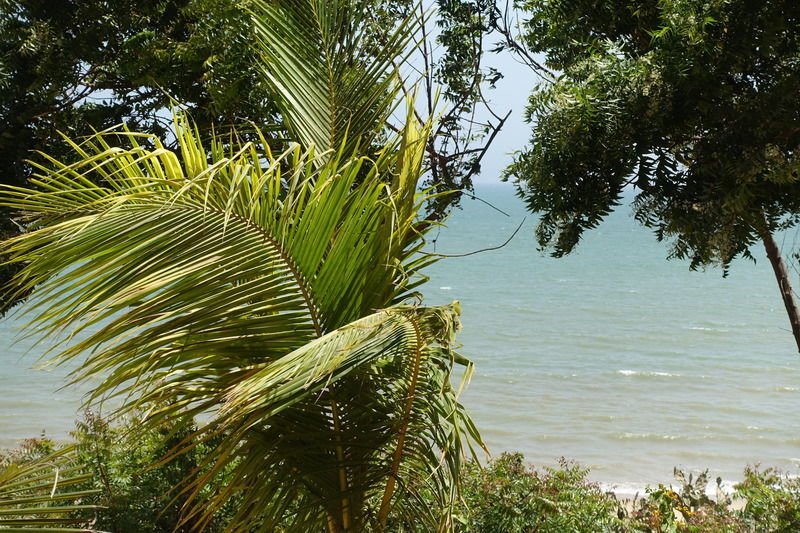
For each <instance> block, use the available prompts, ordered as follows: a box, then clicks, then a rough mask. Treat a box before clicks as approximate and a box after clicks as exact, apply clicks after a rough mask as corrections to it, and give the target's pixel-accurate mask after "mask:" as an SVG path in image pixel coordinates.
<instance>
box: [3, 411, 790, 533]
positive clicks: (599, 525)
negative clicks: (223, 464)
mask: <svg viewBox="0 0 800 533" xmlns="http://www.w3.org/2000/svg"><path fill="white" fill-rule="evenodd" d="M137 426H138V422H137V417H135V416H134V417H132V418H130V419H129V420H127V421H126V422H125V423H123V424H121V425H117V426H110V425H109V424H108V423H107V422H106V421H105V420H103V419H102V418H100V417H98V416H97V415H94V414H92V413H87V415H86V418H85V420H84V421H82V422H80V423H79V424H78V427H77V429H76V431H75V432H74V433H73V435H74V437H75V439H76V441H77V445H78V451H79V454H78V460H79V462H80V463H81V464H82V466H83V468H82V471H89V472H92V473H93V474H94V480H93V482H92V483H91V485H89V486H85V487H81V489H82V490H87V489H93V488H94V489H100V490H101V493H100V494H98V495H96V496H93V497H92V500H91V501H86V502H82V503H86V504H90V505H99V506H102V507H103V508H102V509H99V510H92V511H86V513H87V514H86V516H80V517H78V518H80V519H84V520H89V519H91V520H94V524H95V526H94V527H95V528H97V529H98V530H101V531H108V532H110V533H129V532H152V533H170V532H173V531H176V532H185V533H188V532H195V531H199V527H198V523H197V522H196V521H193V520H188V521H185V522H182V521H181V514H180V512H181V507H182V505H183V504H184V503H185V501H186V494H182V493H181V489H182V488H185V487H186V484H185V483H186V479H185V478H186V477H187V473H193V474H192V475H193V476H197V475H202V473H203V471H204V469H203V467H202V465H203V458H204V457H205V454H206V451H207V449H208V447H209V446H212V445H213V444H214V443H197V445H196V446H195V447H193V448H192V449H191V451H190V452H188V453H186V454H184V455H182V456H179V457H178V458H177V459H175V460H174V461H171V462H169V463H166V464H161V459H162V458H163V457H164V456H165V455H166V454H167V453H168V452H169V451H170V449H171V448H172V447H173V446H174V445H176V444H177V443H178V442H180V441H181V440H184V439H191V438H192V434H193V431H194V428H195V426H194V424H193V423H192V422H191V421H190V420H186V421H182V422H173V423H171V424H168V425H165V426H163V427H162V428H161V429H160V430H158V431H151V432H147V433H142V432H139V431H136V429H137ZM55 448H56V445H55V444H54V443H53V442H52V441H51V440H49V439H46V438H38V439H30V440H27V441H24V442H23V443H22V445H21V446H20V447H19V448H18V449H16V450H13V451H9V452H3V453H0V466H2V465H8V464H10V463H15V462H26V461H30V460H36V459H38V458H41V457H45V456H47V455H48V454H49V453H51V452H52V451H53V450H54V449H55ZM587 474H588V469H586V468H583V467H581V466H579V465H577V464H576V463H573V462H570V461H566V460H564V459H562V460H561V461H560V463H559V465H558V466H557V467H545V468H543V469H538V470H537V469H534V468H531V467H530V466H528V465H527V464H526V463H525V461H524V458H523V456H522V454H519V453H504V454H502V455H501V456H500V457H498V458H497V459H495V460H492V461H489V462H488V464H486V465H485V466H481V465H479V464H477V463H474V462H471V463H467V464H466V465H465V466H464V470H463V472H462V487H461V498H460V505H459V506H458V507H457V508H456V509H455V510H454V516H453V518H454V523H455V529H456V531H457V532H458V533H533V532H535V533H606V532H609V533H611V532H620V533H797V532H800V479H798V478H792V477H790V476H788V475H786V474H785V473H782V472H780V471H779V470H776V469H773V468H767V469H764V470H759V469H758V468H751V467H748V468H747V469H746V470H745V479H744V481H742V482H741V483H740V484H738V485H737V486H736V492H735V493H734V494H733V495H732V497H731V496H728V495H726V494H724V493H723V492H722V491H721V489H720V486H719V485H720V480H719V479H718V480H717V489H718V490H717V496H716V498H713V499H712V498H709V497H708V496H706V487H707V484H708V477H707V474H705V473H704V474H701V475H700V476H698V477H696V478H695V477H693V476H691V475H690V476H688V478H687V477H686V476H684V474H683V473H682V472H680V471H678V470H676V471H675V474H676V479H677V481H678V483H677V486H676V487H674V488H673V487H672V486H670V487H667V486H665V485H659V486H658V487H656V488H649V489H647V493H646V496H645V497H644V498H641V499H638V500H636V501H634V502H628V503H627V504H626V503H625V502H620V501H618V500H617V499H616V498H615V497H614V495H613V494H610V493H606V492H603V490H601V488H600V487H599V486H598V485H597V484H595V483H592V482H590V481H588V480H587ZM222 475H223V476H224V475H225V474H224V473H223V474H222ZM190 479H191V476H190ZM173 487H178V488H177V489H174V488H173ZM208 496H209V495H207V494H201V495H200V498H203V497H208ZM732 499H743V500H745V501H746V503H745V505H744V506H743V507H742V508H741V509H740V510H733V509H732V507H731V503H732ZM426 504H427V505H429V506H430V507H431V508H432V509H441V506H440V504H438V503H437V502H436V501H434V500H433V499H432V498H430V497H429V501H427V502H426ZM626 507H627V509H626ZM235 511H236V502H231V503H229V504H228V506H226V507H224V508H223V509H221V510H220V511H219V512H218V513H216V514H215V515H214V517H213V519H212V521H211V522H210V523H209V524H208V526H207V528H206V529H205V531H207V532H209V533H216V532H220V531H223V530H224V529H225V526H226V525H227V524H228V523H229V521H230V520H231V518H232V516H233V515H234V513H235ZM89 513H91V514H89ZM404 520H408V518H405V519H404V518H401V517H394V519H393V520H391V521H390V527H389V528H388V530H387V533H389V532H391V533H402V532H403V531H405V530H407V529H408V527H407V526H408V524H405V523H404ZM287 531H291V529H289V530H287ZM302 533H306V532H302ZM312 533H318V532H312Z"/></svg>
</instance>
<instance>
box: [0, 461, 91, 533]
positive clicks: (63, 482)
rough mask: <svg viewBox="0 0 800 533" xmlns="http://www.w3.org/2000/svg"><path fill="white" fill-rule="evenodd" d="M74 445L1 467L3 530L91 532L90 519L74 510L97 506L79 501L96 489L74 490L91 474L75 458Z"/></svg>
mask: <svg viewBox="0 0 800 533" xmlns="http://www.w3.org/2000/svg"><path fill="white" fill-rule="evenodd" d="M73 453H74V447H66V448H62V449H61V450H58V451H55V452H53V453H51V454H49V455H47V456H44V457H39V458H36V459H33V460H28V461H23V462H11V463H10V464H8V465H6V466H5V467H0V531H4V532H8V533H12V532H17V533H22V532H28V533H49V532H54V533H55V532H58V533H66V532H73V533H90V532H92V531H94V530H93V529H91V528H88V527H84V526H85V524H86V522H87V520H85V519H79V518H74V513H77V512H81V511H83V512H85V511H87V510H92V509H96V507H95V506H93V505H82V504H80V501H81V499H83V498H86V497H88V496H91V495H94V494H96V493H97V492H98V491H96V490H81V489H77V490H76V489H75V488H74V487H75V486H76V485H82V484H84V483H86V482H87V481H88V480H89V479H90V478H91V475H90V474H84V473H82V468H81V467H80V466H76V465H75V463H74V458H73Z"/></svg>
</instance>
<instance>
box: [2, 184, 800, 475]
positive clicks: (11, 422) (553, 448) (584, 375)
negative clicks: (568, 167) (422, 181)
mask: <svg viewBox="0 0 800 533" xmlns="http://www.w3.org/2000/svg"><path fill="white" fill-rule="evenodd" d="M479 195H480V196H481V197H482V198H484V199H486V200H487V201H489V202H491V203H493V204H495V205H497V206H498V207H500V208H501V209H503V210H504V211H506V212H508V213H509V214H510V215H511V216H510V217H506V216H504V215H502V214H500V213H498V212H497V211H494V210H493V209H491V208H489V207H487V206H486V205H485V204H483V203H480V202H477V201H471V200H467V201H465V203H464V209H463V210H461V211H458V212H456V213H455V214H454V215H453V217H452V218H451V219H450V221H449V222H448V228H447V229H446V230H443V231H441V232H440V234H439V235H438V239H437V241H436V244H435V245H436V250H437V251H439V252H441V253H464V252H469V251H472V250H476V249H480V248H484V247H490V246H495V245H497V244H501V243H502V242H503V241H505V240H506V239H507V238H508V236H509V235H510V234H511V233H512V232H513V231H514V229H515V228H516V227H517V225H518V224H519V223H520V221H521V220H522V218H523V217H524V216H525V213H524V208H523V206H522V203H521V202H520V201H518V200H517V199H516V198H515V197H514V195H513V192H512V190H511V189H510V188H507V187H501V186H497V187H488V186H487V187H484V188H483V189H482V190H480V191H479ZM532 228H533V220H532V218H530V217H529V218H528V220H527V221H526V223H525V225H524V227H523V229H522V230H521V231H520V232H519V234H518V235H517V236H516V237H515V239H513V240H512V241H511V243H509V244H508V245H507V246H506V247H504V248H502V249H500V250H495V251H492V252H486V253H481V254H477V255H472V256H469V257H461V258H452V259H447V260H444V261H442V262H440V263H438V264H437V265H435V266H434V267H432V268H431V269H430V271H429V274H430V275H431V280H430V283H429V284H428V285H427V287H426V289H425V293H426V296H427V298H428V302H429V303H447V302H450V301H452V300H459V301H461V304H462V308H463V317H462V318H463V324H464V330H463V331H462V332H461V334H460V337H459V339H460V342H461V343H463V348H462V352H463V353H464V354H466V355H467V356H469V357H471V358H472V359H473V360H474V361H475V363H476V365H477V372H476V375H475V377H474V378H473V380H472V383H471V384H470V386H469V388H468V390H467V392H466V393H465V395H464V402H465V403H466V404H467V406H468V407H469V408H470V409H471V411H472V413H473V415H474V417H475V419H476V421H477V423H478V426H479V427H480V428H481V429H482V431H483V434H484V437H485V439H486V441H487V442H488V444H489V447H490V449H491V450H492V451H493V452H494V453H499V452H500V451H502V450H504V449H507V450H520V451H523V452H524V453H525V454H526V456H527V458H528V459H529V460H531V461H533V462H535V463H537V464H552V463H554V462H555V460H556V458H557V457H560V456H566V457H568V458H572V459H576V460H578V461H580V462H582V463H585V464H586V465H587V466H590V467H592V471H593V473H592V477H593V478H594V479H597V480H600V481H608V482H612V481H613V482H618V483H622V484H625V483H630V484H633V485H640V484H642V483H654V482H661V481H669V480H670V479H671V473H672V467H673V466H680V467H683V468H687V469H699V468H710V469H711V471H712V473H713V474H714V475H721V476H723V477H724V478H726V479H730V480H735V479H738V478H740V477H741V472H742V468H743V467H744V465H745V464H748V463H756V462H761V463H763V464H765V465H767V464H768V465H776V466H781V467H784V468H786V469H788V470H790V471H791V472H793V473H797V472H796V470H797V464H800V422H799V421H798V419H797V417H796V415H795V414H796V412H797V410H798V407H800V356H798V355H797V353H796V351H795V348H794V341H793V340H792V337H791V334H790V333H789V331H788V321H787V319H786V316H785V312H784V310H783V306H782V303H781V300H780V297H779V295H778V292H777V289H776V286H775V281H774V279H773V278H772V272H771V269H770V267H769V264H768V263H767V261H766V258H765V257H764V258H762V256H763V255H764V254H763V252H762V251H761V249H756V250H755V252H756V256H757V257H758V258H759V260H758V263H757V264H756V265H754V264H753V263H751V262H747V261H742V262H739V263H737V264H735V265H734V266H733V269H732V271H731V274H730V276H729V277H728V278H725V279H723V278H722V276H721V272H720V271H719V270H709V271H707V272H689V271H688V268H687V264H686V263H682V262H676V261H673V262H668V261H665V260H664V257H665V255H666V253H667V248H666V245H664V244H659V243H657V242H656V241H655V239H654V238H653V237H652V235H651V234H650V233H649V232H648V231H646V230H644V229H642V228H640V227H639V226H638V225H637V224H636V223H635V222H634V220H633V219H632V218H631V216H630V211H629V209H628V208H627V207H622V208H620V209H619V210H618V212H616V213H614V214H613V215H612V216H611V217H610V218H609V219H608V220H607V221H606V222H605V223H604V224H603V225H602V226H601V227H600V228H598V229H597V230H595V231H594V232H592V233H590V234H588V235H587V236H586V238H585V240H584V242H582V243H581V245H580V247H579V249H578V251H577V252H576V253H575V254H574V255H572V256H569V257H567V258H564V259H552V258H549V257H546V256H542V255H541V254H539V253H538V252H537V251H536V249H535V244H534V242H533V236H532ZM793 235H794V234H790V235H788V236H787V237H786V239H787V240H786V242H785V247H786V249H787V250H788V249H790V248H791V245H792V244H793V243H792V239H793ZM795 278H796V275H795ZM18 324H19V321H16V320H14V319H6V320H5V321H3V322H0V340H2V342H3V345H4V346H5V347H6V348H5V350H4V352H5V353H4V354H3V355H4V356H3V358H2V360H0V362H1V363H2V365H3V366H2V368H3V371H2V372H1V373H0V446H2V445H8V444H10V443H13V441H14V440H15V439H19V438H23V437H28V436H33V435H37V434H38V433H39V432H40V431H41V430H42V429H46V430H47V432H48V434H50V435H53V436H56V437H61V436H63V435H65V434H66V431H67V430H68V428H69V427H70V426H71V424H72V420H74V418H75V417H76V410H77V407H78V404H79V400H80V391H74V390H65V391H60V392H54V391H55V390H56V389H57V388H58V387H59V386H60V385H61V384H62V383H63V373H64V372H63V371H60V370H54V371H51V372H41V371H34V370H30V369H29V367H30V366H31V365H32V363H33V360H34V359H35V355H36V353H37V350H36V349H33V350H31V349H30V347H29V345H28V344H26V343H25V342H19V343H17V344H16V345H12V346H8V345H9V344H10V340H11V339H12V338H13V335H14V334H13V328H14V327H15V326H17V325H18ZM25 352H29V355H28V356H26V357H22V354H23V353H25Z"/></svg>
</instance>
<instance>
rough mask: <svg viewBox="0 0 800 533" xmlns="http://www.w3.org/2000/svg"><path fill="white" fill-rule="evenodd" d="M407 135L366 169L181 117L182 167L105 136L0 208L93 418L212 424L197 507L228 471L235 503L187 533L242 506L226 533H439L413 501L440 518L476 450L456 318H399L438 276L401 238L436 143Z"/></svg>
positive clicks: (440, 521) (408, 314) (145, 143)
mask: <svg viewBox="0 0 800 533" xmlns="http://www.w3.org/2000/svg"><path fill="white" fill-rule="evenodd" d="M413 124H414V122H413V121H408V125H407V126H406V128H405V129H404V131H403V132H402V134H401V135H400V136H398V138H396V139H395V140H393V141H392V143H391V144H390V145H389V146H387V147H386V148H385V149H384V150H382V151H381V152H380V154H379V155H378V157H377V159H375V160H374V161H367V160H366V159H365V158H357V157H343V156H341V154H342V153H343V152H340V156H338V157H336V156H331V155H330V154H324V155H318V154H316V153H315V152H314V149H313V148H311V149H309V150H307V151H302V150H301V148H300V147H298V146H295V147H293V148H291V149H289V150H287V151H286V152H284V153H282V154H278V155H274V154H273V153H272V152H271V151H270V149H269V147H268V145H267V143H266V141H265V140H263V139H262V141H263V142H262V144H261V145H260V146H257V145H255V144H253V143H244V142H240V141H239V140H238V138H237V137H235V136H231V137H230V138H226V139H222V138H214V139H212V141H211V143H210V144H209V145H208V148H206V147H205V146H204V145H203V144H202V143H201V141H200V139H199V135H198V133H197V131H196V130H194V129H193V128H192V126H191V124H189V122H188V121H187V120H186V119H184V118H181V117H178V118H177V119H176V135H177V138H178V140H179V143H178V144H179V146H180V151H179V153H173V152H172V151H169V150H167V149H165V148H164V147H163V146H162V145H161V143H160V142H159V141H158V139H155V138H152V137H149V136H142V135H139V134H135V133H132V132H129V131H127V130H124V129H123V130H121V131H108V132H102V133H99V134H97V135H95V136H93V137H92V138H90V139H89V140H87V141H85V142H84V143H81V144H77V143H72V145H73V148H74V150H75V151H76V153H77V155H78V156H79V158H78V161H77V162H76V163H71V164H66V163H61V162H59V161H56V160H54V159H47V161H46V162H44V163H41V164H38V169H39V171H40V172H39V173H38V174H37V176H36V178H35V183H34V184H35V185H36V186H38V189H37V190H33V189H23V188H6V189H5V190H4V191H3V192H2V194H0V205H6V206H9V207H12V208H14V209H17V210H21V211H24V212H25V213H27V219H26V223H27V224H28V227H29V229H30V231H29V232H28V233H26V234H24V235H22V236H20V237H18V238H15V239H12V240H10V241H7V242H6V243H5V248H6V250H7V252H8V254H9V255H10V256H11V257H12V261H14V262H20V263H23V264H25V266H24V268H23V269H22V271H21V272H20V274H19V276H18V277H17V278H16V280H15V282H14V283H15V284H14V287H15V289H14V290H19V291H25V290H28V289H29V288H32V287H36V293H35V294H36V296H35V298H34V299H33V300H32V301H31V303H30V305H29V308H28V310H27V313H28V314H29V315H30V316H32V324H33V325H36V326H37V328H36V330H35V333H36V334H37V335H49V334H54V333H58V332H59V331H68V332H69V337H68V338H67V339H66V340H65V341H64V342H62V343H60V344H58V345H57V346H56V348H54V349H55V350H57V353H56V356H55V360H56V361H65V360H77V361H78V362H79V367H78V370H76V372H75V373H74V375H73V377H74V379H75V380H76V381H77V380H85V379H87V378H98V380H97V381H96V382H98V383H99V384H97V385H96V386H95V388H94V390H93V393H92V399H98V398H105V397H113V396H117V397H119V398H121V399H122V407H121V410H120V412H124V411H127V410H131V409H138V408H140V407H141V406H142V405H151V406H152V405H157V406H159V407H158V408H153V410H152V411H151V412H150V416H149V418H148V421H147V424H148V425H150V426H152V425H155V424H159V423H160V422H162V421H164V420H165V419H170V418H173V417H182V416H186V415H187V414H189V415H197V414H201V413H202V414H207V415H208V414H210V415H211V417H210V421H209V422H208V423H207V424H206V425H205V426H203V427H201V429H200V433H201V434H203V435H206V436H207V437H209V438H210V437H211V436H222V440H221V442H222V444H220V445H219V447H218V448H216V449H215V451H214V453H212V454H211V456H210V457H209V459H208V463H207V464H204V465H202V466H201V468H204V469H206V471H207V472H209V474H208V475H207V476H205V477H201V478H200V480H199V481H198V485H195V486H194V487H190V489H189V490H194V491H200V490H201V489H203V486H202V485H204V484H206V483H210V482H211V478H212V477H213V474H214V472H218V471H219V470H220V469H223V468H229V467H230V466H231V465H238V466H235V472H236V476H237V477H236V482H235V483H233V484H232V485H231V486H230V487H227V488H226V487H217V488H216V490H217V497H216V498H215V499H214V503H213V504H212V505H210V506H208V507H207V508H203V509H198V508H194V509H188V510H187V516H195V517H196V516H197V515H198V514H200V515H202V516H203V517H206V518H208V517H210V514H209V513H210V512H212V511H213V509H215V508H216V507H218V506H219V505H221V504H222V503H223V502H224V501H225V500H226V499H227V498H229V497H230V496H232V495H233V494H234V493H238V494H241V495H243V496H244V502H245V503H244V505H243V506H242V507H241V510H240V513H239V516H238V519H237V521H236V522H235V524H234V526H232V529H233V530H237V531H238V530H242V531H245V530H246V531H249V530H251V529H252V528H253V527H261V528H266V529H264V530H266V531H269V530H271V529H269V528H270V527H275V526H276V524H279V523H290V524H293V526H292V527H295V528H301V529H302V528H307V529H305V530H313V529H315V528H316V529H319V528H327V529H328V530H329V531H331V532H334V531H345V530H358V528H364V527H371V528H373V529H376V530H380V529H381V528H382V527H383V525H384V524H385V523H386V521H387V519H388V514H389V512H390V511H392V510H393V511H394V512H396V513H400V514H403V513H405V514H408V515H409V516H418V517H419V518H418V520H417V521H416V523H418V524H419V527H420V530H422V531H429V530H431V528H432V527H433V528H437V527H446V526H447V524H448V523H449V517H448V516H447V514H446V513H445V516H444V518H442V516H441V515H439V514H437V513H434V512H433V511H432V510H431V509H429V508H427V507H426V506H424V505H422V503H421V498H420V495H421V494H422V493H423V492H426V493H433V494H435V495H436V497H437V498H438V499H439V500H440V502H441V507H442V508H443V509H446V508H447V507H448V506H449V505H451V504H452V502H453V498H454V497H455V490H456V489H455V479H456V478H457V475H458V462H459V461H460V458H461V457H462V455H463V450H462V447H463V445H465V444H466V443H467V442H468V441H470V440H471V439H473V440H476V439H477V438H478V436H477V433H476V432H475V430H474V427H473V426H472V424H471V422H470V421H469V418H468V417H467V416H466V415H465V413H464V411H463V408H462V407H461V406H460V404H458V402H457V394H456V392H455V391H454V390H453V388H452V387H451V385H450V375H451V372H452V369H453V365H454V364H456V363H461V364H465V365H467V368H469V362H468V361H466V360H464V359H463V358H461V357H460V356H458V354H456V353H455V352H454V351H453V350H452V347H451V345H452V343H453V339H454V334H455V330H456V329H457V324H458V320H457V314H458V313H457V308H456V307H446V308H429V309H426V308H409V307H403V306H399V304H401V303H403V302H407V301H408V300H409V298H410V297H411V296H413V295H414V292H413V291H414V288H415V287H416V285H417V284H418V283H420V282H421V281H422V280H424V278H422V277H421V276H420V275H419V273H418V270H419V268H421V267H423V266H424V265H425V264H427V263H428V262H430V259H426V258H425V257H424V256H422V257H421V256H419V255H418V254H417V251H418V250H419V248H420V247H421V246H422V244H423V240H422V234H421V233H420V231H421V230H420V226H419V223H417V222H416V221H415V215H416V212H417V208H418V205H419V204H418V203H417V202H418V199H417V198H416V195H415V187H416V184H417V181H418V178H419V174H420V172H421V170H420V168H421V164H422V158H423V153H424V146H425V139H426V136H427V133H428V129H427V128H423V129H420V128H418V127H417V126H415V125H413ZM121 145H127V148H123V147H121ZM365 163H368V164H365ZM381 309H383V310H382V311H381ZM72 338H78V339H79V340H76V341H74V342H69V341H70V339H72ZM85 354H88V355H85ZM180 451H181V450H176V453H180ZM237 528H238V529H237ZM295 530H296V529H295Z"/></svg>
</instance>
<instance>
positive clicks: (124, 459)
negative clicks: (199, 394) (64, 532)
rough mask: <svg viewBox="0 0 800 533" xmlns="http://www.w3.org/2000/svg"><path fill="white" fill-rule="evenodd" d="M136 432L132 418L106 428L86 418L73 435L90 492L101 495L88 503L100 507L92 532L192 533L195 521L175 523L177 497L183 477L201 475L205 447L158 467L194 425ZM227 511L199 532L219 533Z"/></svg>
mask: <svg viewBox="0 0 800 533" xmlns="http://www.w3.org/2000/svg"><path fill="white" fill-rule="evenodd" d="M137 426H138V417H137V416H133V417H131V418H130V419H128V420H127V421H125V422H124V423H123V424H121V425H117V426H111V425H109V424H108V422H107V421H105V420H104V419H102V418H101V417H99V416H97V415H96V414H93V413H91V412H87V413H86V416H85V419H84V420H83V421H82V422H79V423H78V425H77V429H76V430H75V431H74V432H73V436H74V437H75V439H76V440H77V443H78V452H79V458H80V461H81V462H83V463H84V465H86V467H87V468H88V469H89V470H90V471H91V472H92V473H93V474H94V480H93V486H94V488H98V489H101V491H102V492H101V494H100V495H98V496H97V499H96V501H94V502H92V503H95V504H97V505H100V506H102V507H103V509H101V510H100V511H99V512H97V513H96V515H97V521H96V523H95V527H96V528H97V529H99V530H101V531H107V532H109V533H130V532H134V531H136V532H139V531H141V532H144V531H148V532H154V533H158V532H164V533H169V532H173V531H174V532H181V533H182V532H187V533H188V532H194V531H198V530H199V528H198V525H197V523H196V521H195V520H188V521H186V522H182V521H181V507H182V506H183V504H184V503H185V502H186V500H187V494H185V493H182V492H181V491H182V490H183V489H184V488H186V486H187V483H186V480H187V477H188V478H189V480H191V479H194V478H195V477H196V476H197V475H200V474H201V473H202V470H203V469H202V468H200V466H201V465H202V461H203V457H204V456H205V453H206V451H207V449H208V446H209V444H205V443H199V444H198V445H197V446H196V447H194V448H192V449H191V451H190V452H188V453H185V454H183V455H180V456H178V457H177V458H176V459H174V460H172V461H170V462H168V463H166V464H159V462H160V460H161V459H163V458H164V457H165V456H166V455H167V453H168V452H169V451H170V450H171V449H172V448H173V447H174V446H175V445H177V444H178V443H179V442H181V441H182V440H184V439H187V438H191V435H192V433H193V432H194V430H195V425H194V423H193V422H192V421H190V420H185V421H179V422H172V423H170V424H167V425H164V426H162V427H161V428H160V430H159V431H151V432H144V433H143V432H140V431H136V429H137ZM154 465H155V466H154ZM190 474H191V475H190ZM202 496H203V495H201V497H202ZM232 507H233V503H232V504H231V505H230V506H229V507H226V508H223V509H222V510H221V511H220V512H218V513H217V514H216V515H215V516H214V518H213V520H212V521H211V523H210V524H209V525H208V527H207V528H206V529H205V531H207V532H209V533H216V532H218V531H222V530H223V529H224V526H225V524H226V523H227V522H228V520H229V519H230V516H231V515H232V513H233V509H232Z"/></svg>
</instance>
